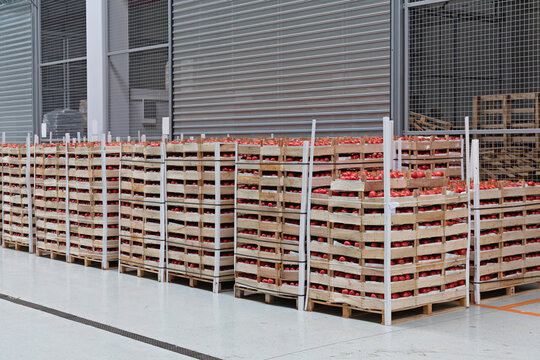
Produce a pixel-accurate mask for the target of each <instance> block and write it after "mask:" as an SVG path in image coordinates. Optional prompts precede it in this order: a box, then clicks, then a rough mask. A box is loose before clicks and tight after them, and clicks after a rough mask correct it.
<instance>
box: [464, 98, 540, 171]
mask: <svg viewBox="0 0 540 360" xmlns="http://www.w3.org/2000/svg"><path fill="white" fill-rule="evenodd" d="M472 130H482V131H484V132H487V133H484V134H481V135H478V134H477V135H474V138H476V139H479V140H480V162H481V166H480V171H481V176H482V178H483V179H514V180H515V179H522V178H524V179H529V180H535V181H539V179H540V172H539V170H538V165H537V162H538V158H539V156H540V93H519V94H498V95H484V96H475V97H474V100H473V123H472ZM505 130H506V131H505Z"/></svg>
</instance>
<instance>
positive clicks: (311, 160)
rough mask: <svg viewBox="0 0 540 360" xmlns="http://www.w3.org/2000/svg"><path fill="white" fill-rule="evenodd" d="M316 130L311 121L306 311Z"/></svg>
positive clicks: (305, 308) (314, 122)
mask: <svg viewBox="0 0 540 360" xmlns="http://www.w3.org/2000/svg"><path fill="white" fill-rule="evenodd" d="M316 129H317V120H315V119H313V120H312V121H311V143H310V148H309V173H308V190H307V207H306V210H307V216H306V259H307V263H306V269H307V274H306V289H307V290H306V300H305V301H304V310H307V306H308V302H309V291H310V286H309V276H310V274H311V263H310V259H311V255H310V254H311V196H312V191H313V189H312V188H313V158H314V155H315V131H316Z"/></svg>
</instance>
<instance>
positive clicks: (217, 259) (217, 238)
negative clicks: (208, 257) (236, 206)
mask: <svg viewBox="0 0 540 360" xmlns="http://www.w3.org/2000/svg"><path fill="white" fill-rule="evenodd" d="M214 145H215V148H214V188H215V190H216V191H215V193H214V219H215V220H214V226H215V227H214V284H213V287H212V291H213V292H214V293H217V292H219V272H220V267H221V164H220V163H221V161H220V159H221V148H220V143H219V141H216V143H215V144H214Z"/></svg>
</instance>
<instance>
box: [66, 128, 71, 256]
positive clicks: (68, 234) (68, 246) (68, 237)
mask: <svg viewBox="0 0 540 360" xmlns="http://www.w3.org/2000/svg"><path fill="white" fill-rule="evenodd" d="M69 142H70V141H69V133H66V225H65V226H66V261H67V262H69V254H70V252H71V231H70V229H71V225H70V222H71V220H70V219H69V215H70V214H69Z"/></svg>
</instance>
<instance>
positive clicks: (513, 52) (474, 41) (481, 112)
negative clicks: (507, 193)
mask: <svg viewBox="0 0 540 360" xmlns="http://www.w3.org/2000/svg"><path fill="white" fill-rule="evenodd" d="M405 7H406V18H407V22H406V24H407V26H406V31H407V34H408V40H407V44H406V45H407V55H408V56H407V59H408V61H407V63H408V77H407V82H408V87H407V90H408V92H407V97H408V110H409V112H408V113H409V121H408V124H406V126H408V128H407V129H408V131H409V132H426V131H427V132H434V131H440V132H450V133H462V132H463V130H464V118H465V116H469V117H470V119H471V120H470V121H471V122H470V125H471V132H472V133H473V134H475V135H474V136H475V137H477V138H479V139H480V141H481V165H482V166H481V167H482V169H483V173H482V175H483V177H484V178H515V179H518V178H527V179H537V180H538V179H539V178H540V173H539V172H540V169H539V168H538V165H537V162H538V158H539V155H540V154H539V147H540V145H539V142H540V110H539V102H538V101H539V100H538V97H539V92H540V2H539V1H533V0H529V1H524V0H468V1H463V0H459V1H458V0H454V1H421V2H419V1H408V2H407V1H406V2H405Z"/></svg>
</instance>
